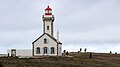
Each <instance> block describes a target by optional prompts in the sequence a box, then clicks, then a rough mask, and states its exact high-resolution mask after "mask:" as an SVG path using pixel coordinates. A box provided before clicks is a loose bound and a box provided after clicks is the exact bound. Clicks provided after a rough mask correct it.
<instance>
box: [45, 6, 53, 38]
mask: <svg viewBox="0 0 120 67" xmlns="http://www.w3.org/2000/svg"><path fill="white" fill-rule="evenodd" d="M53 22H54V15H52V9H51V8H50V7H49V6H48V7H47V8H46V9H45V14H44V15H43V33H47V34H50V35H51V36H53Z"/></svg>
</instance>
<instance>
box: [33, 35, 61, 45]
mask: <svg viewBox="0 0 120 67" xmlns="http://www.w3.org/2000/svg"><path fill="white" fill-rule="evenodd" d="M45 34H46V35H47V36H49V37H50V38H51V39H52V40H54V41H55V42H56V43H58V44H62V43H61V42H57V39H56V38H54V37H53V36H51V35H49V34H47V33H44V34H42V35H41V36H40V37H38V38H37V39H36V40H35V41H33V42H32V44H34V43H35V42H36V41H37V40H39V39H40V38H41V37H42V36H43V35H45Z"/></svg>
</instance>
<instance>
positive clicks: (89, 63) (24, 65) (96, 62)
mask: <svg viewBox="0 0 120 67" xmlns="http://www.w3.org/2000/svg"><path fill="white" fill-rule="evenodd" d="M69 55H70V56H68V57H52V56H46V57H40V58H29V59H28V58H24V59H19V58H10V57H9V58H6V57H2V58H0V67H120V55H119V54H104V53H92V57H90V53H81V52H79V53H77V52H72V53H69ZM71 56H72V57H71Z"/></svg>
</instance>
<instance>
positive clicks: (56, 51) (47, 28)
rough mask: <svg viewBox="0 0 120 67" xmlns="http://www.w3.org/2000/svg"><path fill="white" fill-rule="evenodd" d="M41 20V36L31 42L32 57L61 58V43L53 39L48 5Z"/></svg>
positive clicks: (52, 20)
mask: <svg viewBox="0 0 120 67" xmlns="http://www.w3.org/2000/svg"><path fill="white" fill-rule="evenodd" d="M42 20H43V34H42V35H41V36H39V37H38V38H37V39H35V40H34V41H33V42H32V45H33V47H32V48H33V56H46V55H47V56H61V55H62V43H61V42H60V41H58V39H56V38H55V37H54V34H53V33H54V20H55V17H54V15H53V14H52V9H51V8H50V6H49V5H48V6H47V8H46V9H45V13H44V15H42Z"/></svg>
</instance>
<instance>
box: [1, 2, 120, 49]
mask: <svg viewBox="0 0 120 67" xmlns="http://www.w3.org/2000/svg"><path fill="white" fill-rule="evenodd" d="M119 2H120V1H119V0H79V1H78V0H71V1H69V0H64V1H61V0H54V1H53V0H51V1H49V2H47V1H46V0H17V1H16V0H10V1H9V0H1V1H0V46H1V47H0V49H8V48H31V42H32V41H33V40H34V39H36V38H37V37H38V36H40V35H41V34H42V18H41V16H42V15H43V14H44V9H45V8H46V7H47V5H48V4H50V6H51V8H52V9H53V14H54V15H55V22H54V23H55V24H54V25H55V31H56V30H59V31H60V40H61V41H62V42H63V49H67V48H66V47H70V48H71V47H72V46H73V45H76V46H78V47H81V46H82V47H83V48H84V47H87V48H90V49H92V48H93V49H94V50H91V51H101V50H99V49H102V48H103V49H106V48H107V47H108V49H109V50H112V47H113V44H114V45H116V47H119V44H120V35H119V34H120V31H119V30H120V27H119V26H120V23H119V22H120V19H119V17H120V4H119ZM55 36H56V35H55ZM108 44H110V45H108ZM111 44H112V45H111ZM18 45H19V46H18ZM25 45H26V47H25ZM91 45H94V46H95V47H94V46H92V47H91ZM99 45H106V46H100V47H99ZM117 45H118V46H117ZM76 49H78V48H73V49H72V50H76ZM116 49H117V51H119V50H118V49H119V48H116ZM68 50H70V49H68ZM72 50H71V51H72ZM104 51H108V50H104ZM113 51H115V49H114V50H113Z"/></svg>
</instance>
